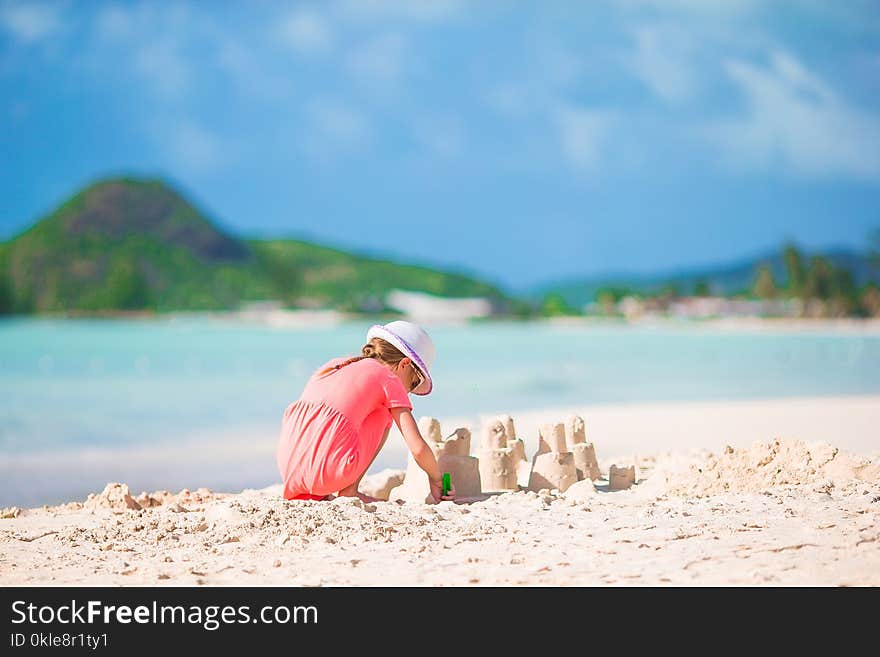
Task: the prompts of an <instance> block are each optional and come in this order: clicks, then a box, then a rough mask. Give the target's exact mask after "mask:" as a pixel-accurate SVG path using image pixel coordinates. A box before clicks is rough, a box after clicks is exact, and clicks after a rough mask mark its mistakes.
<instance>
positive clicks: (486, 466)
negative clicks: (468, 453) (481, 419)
mask: <svg viewBox="0 0 880 657" xmlns="http://www.w3.org/2000/svg"><path fill="white" fill-rule="evenodd" d="M507 443H508V440H507V431H506V430H505V427H504V423H503V422H502V421H501V420H498V419H496V420H493V421H491V422H490V423H489V424H487V425H486V426H485V427H484V428H483V445H482V447H481V449H480V451H479V452H477V456H478V457H479V461H480V483H481V485H482V487H483V490H484V491H486V492H490V491H492V492H496V491H505V490H518V489H519V485H518V484H517V481H516V464H515V462H514V448H513V447H508V445H507Z"/></svg>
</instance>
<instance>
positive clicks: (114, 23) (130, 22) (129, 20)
mask: <svg viewBox="0 0 880 657" xmlns="http://www.w3.org/2000/svg"><path fill="white" fill-rule="evenodd" d="M135 25H136V22H135V18H134V17H133V16H132V13H131V11H130V10H127V9H123V8H122V7H119V6H117V5H111V6H109V7H104V8H103V9H101V11H99V12H98V14H97V15H96V16H95V28H96V29H97V31H98V34H99V35H100V36H101V37H102V38H104V39H107V40H108V41H117V42H118V41H124V40H125V39H128V38H129V37H130V36H131V35H132V33H133V31H134V29H135Z"/></svg>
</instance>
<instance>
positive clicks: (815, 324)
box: [0, 309, 880, 336]
mask: <svg viewBox="0 0 880 657" xmlns="http://www.w3.org/2000/svg"><path fill="white" fill-rule="evenodd" d="M395 317H396V316H395ZM389 319H392V317H391V316H382V315H360V314H356V313H348V312H342V311H337V310H331V309H315V310H292V309H291V310H273V311H266V312H264V311H260V312H255V311H225V310H224V311H209V310H206V311H168V312H151V311H119V312H117V311H109V312H106V313H88V314H86V313H43V314H38V315H4V316H0V322H2V321H28V320H36V321H39V320H45V321H65V320H71V321H92V320H101V321H119V320H123V321H125V320H127V321H149V322H168V323H174V322H185V321H200V320H209V321H216V322H223V323H232V324H240V325H243V326H249V325H250V326H254V325H255V326H266V327H269V328H281V329H284V328H292V329H299V328H312V327H313V328H327V327H333V326H340V325H344V324H350V323H359V322H360V323H363V322H371V321H385V320H389ZM412 319H414V321H419V318H418V317H416V318H412ZM424 323H425V325H426V326H480V325H491V324H528V323H532V324H546V325H549V326H560V327H572V328H620V329H630V328H657V329H661V330H669V329H685V330H707V331H719V332H733V333H735V332H758V333H764V332H768V333H775V332H781V333H831V334H846V335H849V334H856V335H870V336H875V335H880V318H859V317H841V318H796V317H757V316H755V317H709V318H684V317H663V316H657V317H644V318H640V319H626V318H623V317H601V316H559V317H530V318H526V319H520V318H517V317H513V316H498V317H486V318H478V319H472V320H462V319H460V318H450V319H447V320H444V319H441V318H432V319H430V320H426V321H425V322H424Z"/></svg>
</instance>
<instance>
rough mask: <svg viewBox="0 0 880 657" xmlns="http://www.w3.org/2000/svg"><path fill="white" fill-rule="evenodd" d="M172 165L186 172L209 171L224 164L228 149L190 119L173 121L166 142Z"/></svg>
mask: <svg viewBox="0 0 880 657" xmlns="http://www.w3.org/2000/svg"><path fill="white" fill-rule="evenodd" d="M166 150H167V152H168V153H169V154H170V155H171V156H172V160H171V164H172V166H177V167H181V168H183V169H184V171H185V172H187V173H193V174H203V173H210V172H212V171H215V170H217V169H219V168H222V167H223V166H225V165H226V164H227V163H228V161H229V156H230V149H229V148H228V147H225V146H224V145H223V143H222V140H221V139H219V138H218V137H217V136H216V135H214V134H213V133H211V132H209V131H207V130H205V129H204V128H202V127H201V126H199V125H198V124H196V123H193V122H191V121H180V122H174V128H173V130H172V131H171V134H170V136H169V138H168V139H167V144H166Z"/></svg>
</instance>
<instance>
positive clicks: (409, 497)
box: [388, 417, 482, 504]
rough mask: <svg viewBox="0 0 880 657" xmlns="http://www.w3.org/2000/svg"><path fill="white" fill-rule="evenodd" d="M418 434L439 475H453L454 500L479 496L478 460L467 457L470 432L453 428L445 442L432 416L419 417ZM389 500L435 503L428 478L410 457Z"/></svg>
mask: <svg viewBox="0 0 880 657" xmlns="http://www.w3.org/2000/svg"><path fill="white" fill-rule="evenodd" d="M419 431H420V432H421V434H422V437H423V438H424V439H425V442H426V443H427V444H428V447H430V448H431V451H432V452H433V453H434V456H435V457H436V458H437V465H438V466H439V468H440V472H449V473H450V474H451V475H452V486H453V488H455V495H456V498H465V497H474V496H477V495H480V493H481V492H482V488H481V485H480V466H479V463H478V461H477V459H476V458H474V457H473V456H471V455H470V451H471V432H470V430H468V429H466V428H459V429H456V430H455V431H453V432H452V434H450V435H449V436H447V437H446V439H444V438H443V434H442V432H441V430H440V422H439V421H438V420H436V419H435V418H432V417H422V418H420V419H419ZM388 499H389V500H403V501H404V502H419V503H422V502H426V503H428V504H431V503H433V502H434V498H433V497H432V496H431V488H430V485H429V483H428V476H427V475H426V474H425V473H424V471H423V470H422V469H421V468H420V467H419V465H418V464H417V463H416V462H415V459H413V457H412V454H410V455H409V457H408V458H407V467H406V475H404V478H403V483H402V484H401V485H400V486H397V487H395V488H393V489H392V490H391V492H390V493H389V497H388Z"/></svg>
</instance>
